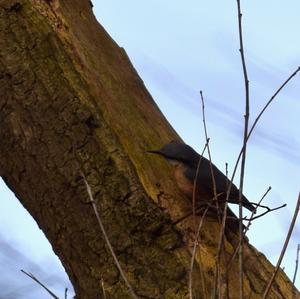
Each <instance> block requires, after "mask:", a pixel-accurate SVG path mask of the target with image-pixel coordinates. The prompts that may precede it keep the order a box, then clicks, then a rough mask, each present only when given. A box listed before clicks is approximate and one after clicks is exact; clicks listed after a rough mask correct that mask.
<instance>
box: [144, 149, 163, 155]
mask: <svg viewBox="0 0 300 299" xmlns="http://www.w3.org/2000/svg"><path fill="white" fill-rule="evenodd" d="M146 153H150V154H156V155H161V152H160V151H159V150H152V151H146Z"/></svg>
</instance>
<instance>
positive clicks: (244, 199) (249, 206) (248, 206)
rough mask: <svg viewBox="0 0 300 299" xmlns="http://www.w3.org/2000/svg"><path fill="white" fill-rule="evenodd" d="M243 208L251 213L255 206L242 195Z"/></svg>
mask: <svg viewBox="0 0 300 299" xmlns="http://www.w3.org/2000/svg"><path fill="white" fill-rule="evenodd" d="M242 201H243V206H244V207H245V208H246V209H248V210H249V211H251V212H253V211H255V209H256V208H255V206H254V205H253V204H252V203H251V202H250V201H249V200H248V199H247V198H246V197H245V196H244V195H243V199H242Z"/></svg>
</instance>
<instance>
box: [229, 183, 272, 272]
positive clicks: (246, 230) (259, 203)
mask: <svg viewBox="0 0 300 299" xmlns="http://www.w3.org/2000/svg"><path fill="white" fill-rule="evenodd" d="M271 189H272V188H271V186H269V187H268V189H267V191H266V192H265V193H264V194H263V196H262V197H261V199H260V200H259V202H258V203H257V204H256V205H257V206H262V205H261V203H262V201H263V200H264V199H265V197H266V196H267V194H268V193H269V192H270V191H271ZM265 207H267V206H265ZM267 208H268V207H267ZM255 214H256V209H255V210H254V211H252V213H251V216H250V220H251V221H252V218H253V217H254V215H255ZM251 221H249V222H248V223H247V226H246V228H245V230H244V236H246V234H247V232H248V230H249V227H250V225H251V223H252V222H251ZM239 247H240V244H238V246H237V247H236V248H235V250H234V253H233V254H232V256H231V258H230V260H229V262H228V263H227V266H226V274H225V275H226V276H228V272H229V270H230V268H231V265H232V262H233V260H234V259H235V257H236V255H237V253H238V251H239Z"/></svg>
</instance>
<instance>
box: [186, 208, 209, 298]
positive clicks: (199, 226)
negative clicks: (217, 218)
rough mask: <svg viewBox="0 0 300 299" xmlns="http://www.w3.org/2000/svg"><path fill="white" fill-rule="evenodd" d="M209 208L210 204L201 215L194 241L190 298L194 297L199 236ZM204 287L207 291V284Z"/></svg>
mask: <svg viewBox="0 0 300 299" xmlns="http://www.w3.org/2000/svg"><path fill="white" fill-rule="evenodd" d="M208 209H209V206H207V207H206V209H205V210H204V212H203V214H202V216H201V219H200V221H199V225H198V229H197V233H196V237H195V241H194V247H193V252H192V258H191V265H190V273H189V297H190V299H193V268H194V261H195V258H196V249H197V246H198V245H199V243H198V238H199V235H200V231H201V228H202V225H203V220H204V218H205V215H206V213H207V211H208ZM203 287H204V290H203V292H205V286H203ZM205 295H206V294H205Z"/></svg>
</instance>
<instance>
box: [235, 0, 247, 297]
mask: <svg viewBox="0 0 300 299" xmlns="http://www.w3.org/2000/svg"><path fill="white" fill-rule="evenodd" d="M237 9H238V24H239V40H240V54H241V60H242V66H243V75H244V84H245V101H246V106H245V115H244V117H245V124H244V138H243V152H242V162H241V175H240V188H239V220H240V221H239V243H240V247H239V272H240V273H239V279H240V281H239V294H240V299H243V298H244V286H243V284H244V280H243V275H244V270H243V239H244V238H243V229H244V226H243V187H244V177H245V165H246V154H247V136H248V126H249V114H250V93H249V79H248V73H247V66H246V61H245V53H244V42H243V28H242V12H241V3H240V0H237Z"/></svg>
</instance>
